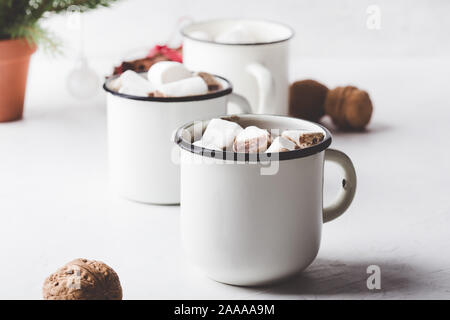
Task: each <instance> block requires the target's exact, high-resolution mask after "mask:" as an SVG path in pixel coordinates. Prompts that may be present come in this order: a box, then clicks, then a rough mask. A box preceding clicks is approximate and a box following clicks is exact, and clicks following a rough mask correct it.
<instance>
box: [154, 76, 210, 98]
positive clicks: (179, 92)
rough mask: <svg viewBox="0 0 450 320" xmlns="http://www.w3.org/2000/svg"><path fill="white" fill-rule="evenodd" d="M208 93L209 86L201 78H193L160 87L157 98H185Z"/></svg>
mask: <svg viewBox="0 0 450 320" xmlns="http://www.w3.org/2000/svg"><path fill="white" fill-rule="evenodd" d="M205 93H208V85H207V84H206V82H205V81H203V79H202V78H201V77H191V78H187V79H183V80H178V81H175V82H170V83H166V84H163V85H160V86H159V87H158V88H157V90H156V91H155V97H185V96H196V95H201V94H205Z"/></svg>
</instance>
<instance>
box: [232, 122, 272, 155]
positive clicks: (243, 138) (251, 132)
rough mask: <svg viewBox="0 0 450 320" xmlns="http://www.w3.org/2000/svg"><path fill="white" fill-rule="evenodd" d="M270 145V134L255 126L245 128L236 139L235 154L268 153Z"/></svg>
mask: <svg viewBox="0 0 450 320" xmlns="http://www.w3.org/2000/svg"><path fill="white" fill-rule="evenodd" d="M269 143H270V134H269V132H268V131H267V130H265V129H260V128H258V127H255V126H250V127H247V128H245V129H244V130H243V131H241V133H239V135H238V136H237V137H236V139H235V141H234V144H233V151H234V152H247V153H258V152H264V151H266V149H267V147H268V146H269Z"/></svg>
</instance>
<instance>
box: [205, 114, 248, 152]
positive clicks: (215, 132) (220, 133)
mask: <svg viewBox="0 0 450 320" xmlns="http://www.w3.org/2000/svg"><path fill="white" fill-rule="evenodd" d="M242 130H243V129H242V127H241V126H240V125H239V124H237V123H236V122H232V121H226V120H222V119H212V120H211V121H210V122H209V124H208V127H206V130H205V132H204V133H203V137H202V139H201V141H202V144H203V145H207V146H215V147H216V148H217V149H220V150H224V149H231V148H232V146H233V142H234V139H235V138H236V136H237V135H238V134H239V133H241V132H242Z"/></svg>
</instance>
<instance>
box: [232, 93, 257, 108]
mask: <svg viewBox="0 0 450 320" xmlns="http://www.w3.org/2000/svg"><path fill="white" fill-rule="evenodd" d="M230 102H232V103H234V104H235V105H237V106H238V107H239V109H241V112H242V113H252V108H251V107H250V103H248V100H247V99H245V98H244V97H243V96H241V95H239V94H237V93H234V92H232V93H231V94H230V95H229V97H228V103H230ZM227 113H228V112H227Z"/></svg>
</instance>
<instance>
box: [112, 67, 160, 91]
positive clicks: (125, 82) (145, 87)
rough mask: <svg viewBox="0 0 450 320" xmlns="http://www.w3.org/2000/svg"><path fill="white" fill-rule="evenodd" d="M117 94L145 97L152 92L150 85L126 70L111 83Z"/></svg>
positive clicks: (137, 75)
mask: <svg viewBox="0 0 450 320" xmlns="http://www.w3.org/2000/svg"><path fill="white" fill-rule="evenodd" d="M111 88H113V89H115V90H118V92H119V93H124V94H129V95H133V96H144V97H147V96H149V94H150V93H151V92H152V91H153V90H154V87H153V86H152V84H151V83H150V82H149V81H148V80H146V79H145V78H143V77H141V76H140V75H139V74H138V73H136V72H134V71H132V70H127V71H125V72H124V73H122V74H121V75H120V77H119V78H117V79H115V80H114V81H113V82H112V83H111Z"/></svg>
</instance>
